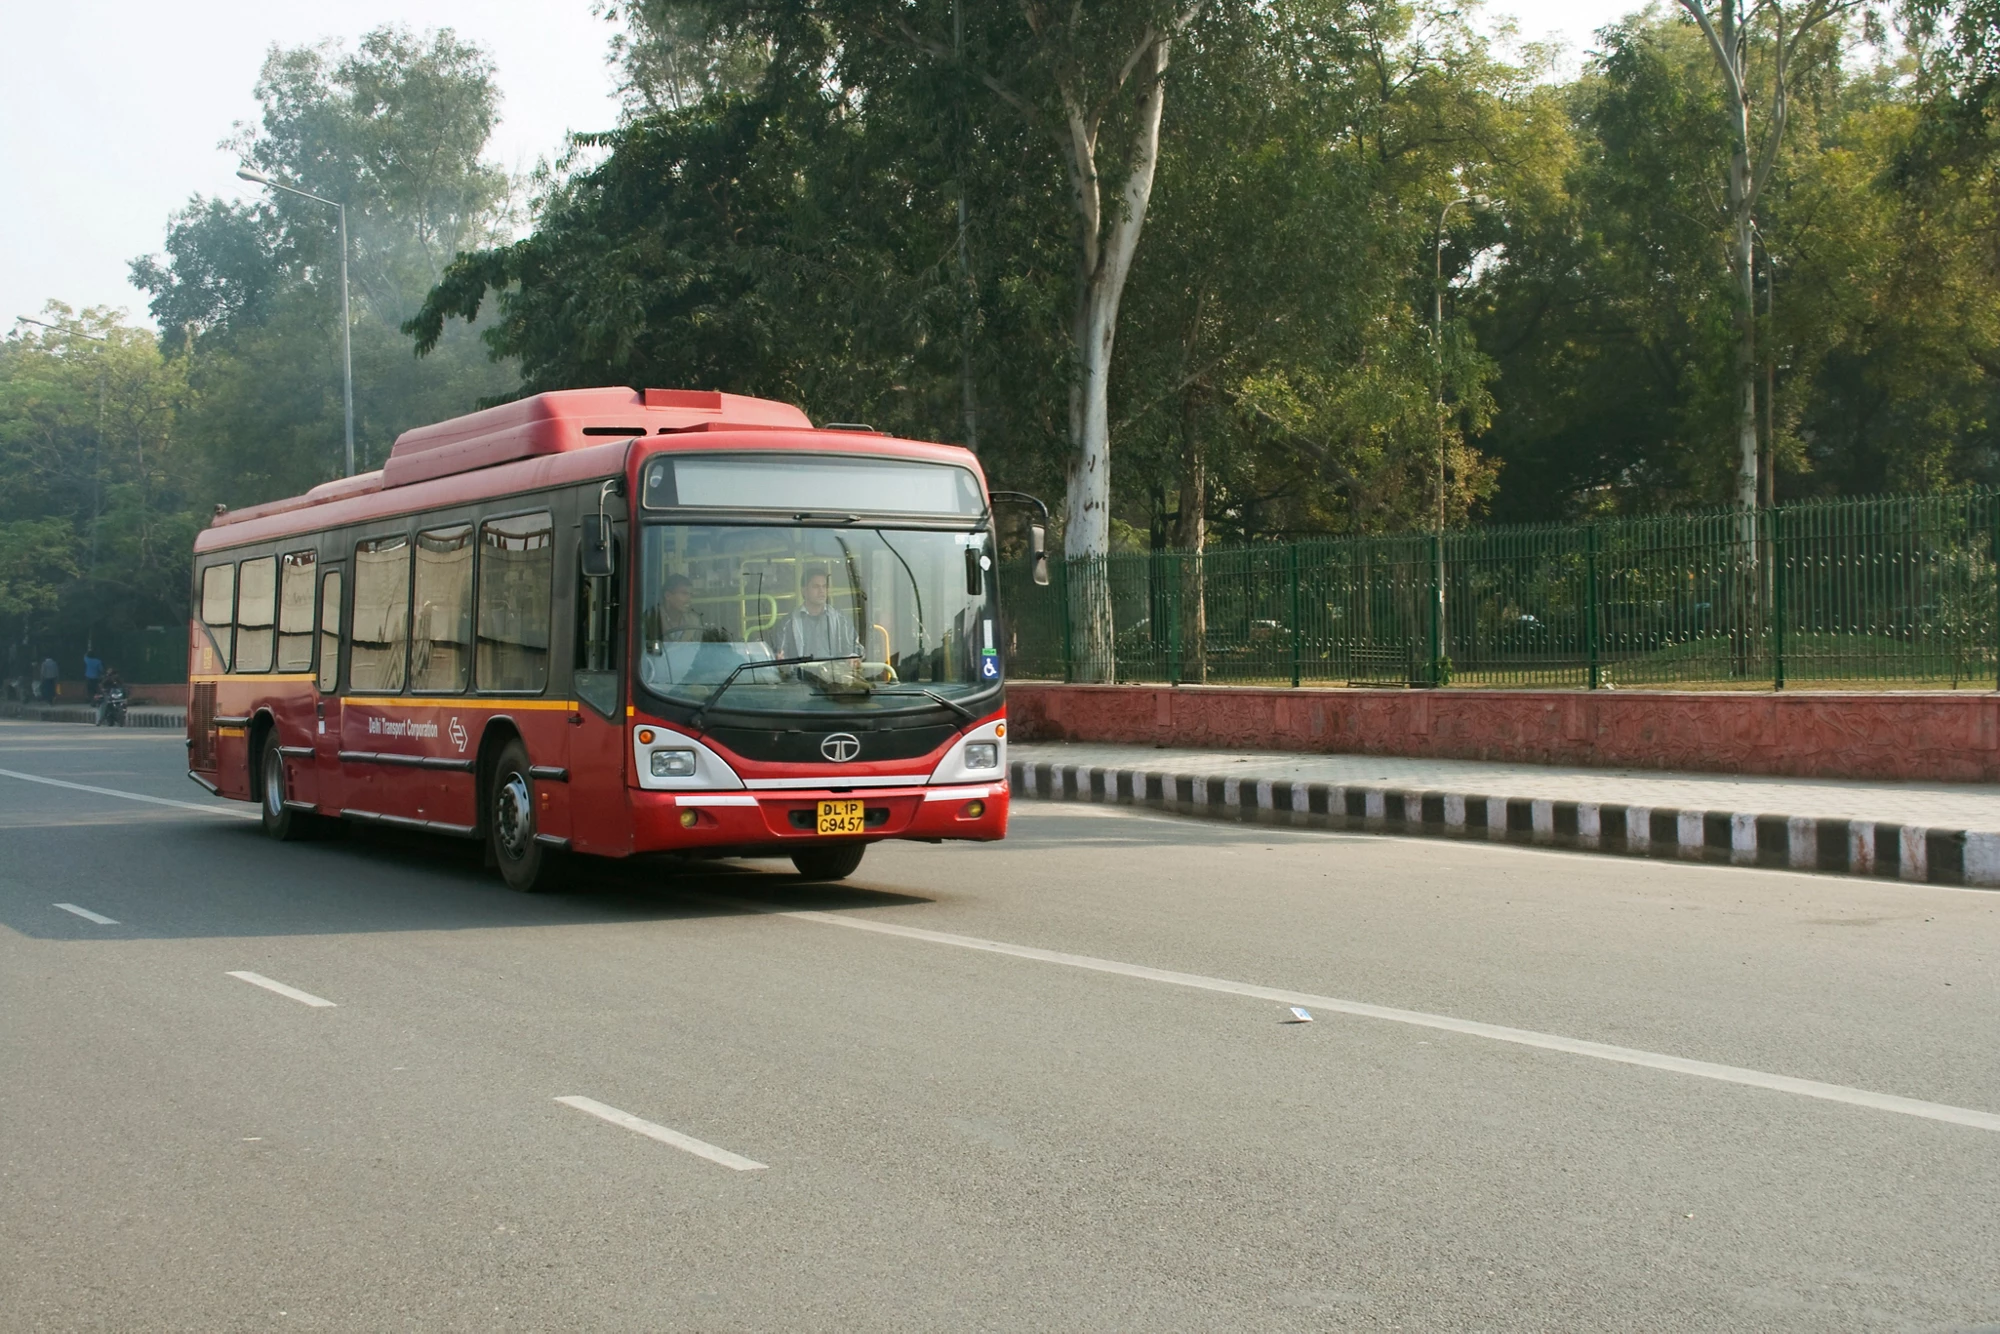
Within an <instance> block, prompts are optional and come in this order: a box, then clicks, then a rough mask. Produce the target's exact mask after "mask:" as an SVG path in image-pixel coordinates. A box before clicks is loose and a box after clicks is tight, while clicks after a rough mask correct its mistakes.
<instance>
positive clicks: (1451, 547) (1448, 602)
mask: <svg viewBox="0 0 2000 1334" xmlns="http://www.w3.org/2000/svg"><path fill="white" fill-rule="evenodd" d="M1996 550H2000V497H1996V495H1995V493H1993V492H1989V491H1968V492H1958V493H1952V494H1948V495H1936V496H1887V497H1874V498H1868V499H1860V500H1840V501H1823V502H1812V503H1807V504H1799V505H1789V506H1782V507H1779V508H1777V509H1771V510H1762V511H1759V512H1758V513H1757V514H1756V515H1755V516H1754V517H1753V518H1746V517H1745V516H1742V515H1738V514H1736V513H1734V512H1721V513H1709V514H1694V515H1672V516H1661V517H1654V518H1642V519H1610V520H1602V521H1597V522H1592V523H1584V524H1571V525H1558V524H1547V525H1534V526H1522V527H1494V528H1475V529H1465V530H1460V531H1455V532H1448V533H1446V534H1444V535H1443V536H1442V537H1441V538H1440V537H1437V536H1435V535H1432V534H1415V535H1404V536H1395V537H1365V538H1337V539H1318V540H1313V541H1305V542H1298V543H1293V544H1289V545H1262V546H1253V547H1244V548H1238V549H1234V550H1226V551H1206V552H1200V553H1196V552H1188V551H1153V552H1133V553H1119V554H1115V555H1112V556H1109V557H1102V558H1093V559H1089V560H1075V561H1068V562H1052V565H1053V568H1052V571H1051V574H1052V578H1051V580H1050V583H1049V586H1048V587H1046V588H1039V587H1036V586H1035V585H1034V584H1033V583H1032V582H1031V581H1030V580H1029V578H1028V571H1027V568H1026V565H1025V563H1024V562H1022V563H1015V562H1010V563H1009V564H1008V565H1007V566H1006V567H1005V568H1003V570H1002V572H1001V579H1002V582H1001V596H1002V602H1003V606H1004V607H1005V609H1006V614H1007V625H1008V627H1009V629H1008V640H1009V645H1010V648H1011V654H1012V660H1011V663H1010V667H1009V672H1010V674H1011V675H1012V676H1015V677H1017V678H1037V677H1039V678H1043V679H1058V680H1105V681H1108V680H1118V681H1164V682H1171V683H1174V684H1181V683H1188V682H1217V683H1226V682H1241V683H1246V684H1249V683H1255V684H1264V685H1282V684H1291V685H1299V684H1303V683H1308V682H1311V683H1318V684H1353V685H1411V686H1446V685H1460V686H1543V687H1587V688H1590V689H1599V688H1611V687H1617V686H1675V687H1683V688H1688V687H1692V688H1702V687H1717V688H1733V689H1755V688H1773V687H1775V688H1778V689H1784V688H1787V687H1795V688H1796V687H1809V688H1818V689H1839V688H1843V687H1855V688H1863V689H1879V688H1883V687H1902V688H1951V689H1958V688H1961V687H1975V688H1982V689H1983V688H1992V687H1994V686H1995V684H1996V680H2000V579H1996V565H1995V552H1996ZM1093 581H1101V586H1102V587H1104V588H1105V589H1106V590H1107V591H1108V595H1109V601H1110V607H1111V619H1112V625H1113V634H1112V640H1111V644H1110V652H1109V654H1108V655H1107V654H1103V653H1099V654H1097V655H1096V656H1095V658H1094V659H1093V657H1092V655H1091V653H1090V652H1089V650H1088V648H1087V647H1086V641H1087V639H1088V636H1086V635H1084V634H1083V633H1082V631H1081V630H1080V629H1079V628H1078V627H1077V625H1076V624H1075V620H1076V618H1075V617H1074V616H1073V614H1072V613H1073V608H1074V605H1075V604H1076V603H1077V602H1078V601H1079V600H1080V599H1081V590H1083V589H1085V588H1087V587H1089V586H1090V584H1091V583H1092V582H1093Z"/></svg>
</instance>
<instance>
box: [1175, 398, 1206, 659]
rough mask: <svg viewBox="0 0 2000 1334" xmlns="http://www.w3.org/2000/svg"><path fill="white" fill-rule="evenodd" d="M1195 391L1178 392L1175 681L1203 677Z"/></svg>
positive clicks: (1201, 509)
mask: <svg viewBox="0 0 2000 1334" xmlns="http://www.w3.org/2000/svg"><path fill="white" fill-rule="evenodd" d="M1196 401H1197V391H1196V389H1195V387H1194V386H1193V385H1190V386H1188V388H1186V389H1185V390H1183V391H1182V393H1181V518H1180V523H1179V524H1178V525H1177V526H1176V528H1175V531H1174V545H1175V546H1176V547H1179V548H1180V550H1181V552H1182V553H1183V554H1182V556H1181V558H1180V575H1179V577H1180V588H1179V589H1178V590H1177V592H1178V594H1179V597H1180V604H1181V680H1183V681H1192V682H1194V683H1196V684H1197V685H1199V684H1201V683H1203V682H1205V681H1207V680H1208V597H1207V593H1206V590H1205V587H1204V583H1203V580H1202V548H1203V547H1204V546H1206V545H1207V543H1208V455H1207V451H1206V450H1205V449H1204V448H1203V446H1202V440H1201V433H1200V432H1199V431H1197V430H1196V429H1195V424H1194V408H1195V404H1196Z"/></svg>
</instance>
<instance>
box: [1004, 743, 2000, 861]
mask: <svg viewBox="0 0 2000 1334" xmlns="http://www.w3.org/2000/svg"><path fill="white" fill-rule="evenodd" d="M1011 777H1012V779H1013V789H1014V795H1015V796H1017V797H1027V798H1038V799H1041V800H1046V801H1094V802H1103V803H1107V804H1113V805H1121V806H1150V807H1152V808H1154V809H1156V810H1163V811H1171V812H1174V813H1176V814H1180V815H1193V816H1199V817H1203V818H1207V819H1213V820H1248V821H1256V822H1262V823H1265V824H1281V825H1297V826H1303V827H1307V828H1316V829H1344V830H1366V831H1371V832H1375V833H1386V834H1405V835H1412V834H1414V835H1417V836H1420V837H1432V838H1479V839H1491V840H1493V841H1495V842H1505V843H1527V844H1534V845H1538V846H1543V847H1556V848H1574V849H1576V850H1578V851H1583V852H1600V853H1608V854H1611V855H1613V856H1625V857H1665V858H1675V859H1679V860H1684V861H1704V862H1726V863H1729V864H1731V865H1735V866H1770V867H1780V868H1787V869H1790V870H1795V871H1830V872H1833V873H1835V874H1839V875H1864V876H1880V877H1884V878H1887V879H1892V880H1915V881H1923V882H1926V883H1930V884H1941V885H1977V886H1984V887H2000V833H1978V832H1973V831H1968V830H1964V829H1931V828H1927V827H1925V826H1923V825H1908V824H1883V823H1879V822H1876V821H1872V820H1841V819H1826V818H1815V817H1813V816H1804V815H1766V814H1758V813H1755V812H1750V811H1685V810H1675V809H1670V808H1668V807H1663V806H1629V805H1615V804H1612V803H1609V802H1591V801H1554V800H1551V799H1548V798H1544V797H1489V796H1485V795H1483V794H1479V793H1466V792H1431V791H1411V790H1406V789H1402V788H1382V787H1342V786H1340V785H1338V784H1333V783H1295V782H1292V781H1290V780H1287V779H1275V780H1274V779H1268V778H1252V777H1248V776H1245V777H1242V778H1217V777H1203V776H1201V775H1198V774H1171V773H1153V772H1148V771H1145V770H1138V769H1104V768H1097V767H1093V766H1088V765H1076V764H1030V763H1028V762H1026V761H1016V762H1015V763H1014V764H1013V765H1012V773H1011Z"/></svg>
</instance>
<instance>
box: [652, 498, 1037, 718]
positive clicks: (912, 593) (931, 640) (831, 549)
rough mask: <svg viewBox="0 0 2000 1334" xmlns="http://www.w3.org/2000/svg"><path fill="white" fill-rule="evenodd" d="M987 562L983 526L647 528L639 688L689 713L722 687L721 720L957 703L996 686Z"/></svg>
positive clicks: (996, 660)
mask: <svg viewBox="0 0 2000 1334" xmlns="http://www.w3.org/2000/svg"><path fill="white" fill-rule="evenodd" d="M989 555H990V537H989V535H988V534H987V533H984V532H974V533H963V532H937V531H931V530H907V529H905V530H899V529H889V528H859V527H840V528H828V527H801V528H784V527H776V526H741V527H738V526H731V525H722V524H652V525H649V526H647V527H646V528H645V529H644V532H643V537H642V544H641V552H640V560H641V571H640V587H641V597H640V604H639V612H638V617H637V621H636V624H637V627H638V631H639V645H638V649H639V664H638V677H639V681H640V683H641V684H642V685H644V686H645V687H646V688H647V689H649V690H651V691H653V692H654V693H655V694H658V695H662V696H665V697H667V698H669V699H672V700H677V701H680V702H682V703H686V704H694V705H702V704H704V703H708V702H710V701H711V697H712V696H714V695H715V694H716V692H717V690H718V689H719V688H722V687H724V686H725V684H726V698H724V699H720V700H717V701H715V703H716V707H720V708H726V709H728V710H730V711H732V712H741V711H745V710H773V711H799V710H806V711H819V710H843V711H845V710H852V709H856V708H862V709H867V710H871V711H873V710H895V709H910V708H934V707H936V706H937V704H938V703H939V702H941V698H942V701H948V702H950V703H952V704H953V706H954V707H956V706H957V705H956V702H957V701H958V700H959V699H960V698H961V697H964V696H969V695H973V694H977V693H979V692H980V691H983V690H986V689H990V688H991V687H993V686H995V685H998V684H999V682H1000V676H1001V670H1000V658H999V653H998V651H997V647H996V645H997V640H996V637H995V627H994V608H993V596H992V593H993V578H992V571H991V568H990V565H991V562H990V560H989V559H988V557H989ZM982 567H984V568H982ZM974 570H977V571H978V577H977V583H978V584H979V591H978V592H971V591H969V586H970V583H971V582H972V579H973V576H972V571H974ZM779 659H811V660H812V661H807V662H795V663H792V664H790V665H776V662H777V660H779ZM766 663H771V664H774V665H770V666H764V665H760V664H766Z"/></svg>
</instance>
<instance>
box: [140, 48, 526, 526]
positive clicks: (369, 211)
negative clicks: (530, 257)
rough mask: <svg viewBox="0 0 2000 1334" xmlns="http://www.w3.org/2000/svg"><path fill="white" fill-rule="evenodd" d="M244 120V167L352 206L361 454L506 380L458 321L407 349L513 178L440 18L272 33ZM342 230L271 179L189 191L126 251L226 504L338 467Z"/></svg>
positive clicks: (486, 105)
mask: <svg viewBox="0 0 2000 1334" xmlns="http://www.w3.org/2000/svg"><path fill="white" fill-rule="evenodd" d="M255 91H256V94H257V98H258V100H259V102H260V104H261V106H262V113H261V116H260V118H259V121H258V124H257V125H256V126H254V127H244V128H240V129H239V132H238V134H237V135H236V137H235V138H234V139H233V140H232V141H231V142H230V146H231V147H232V148H234V149H235V151H236V152H237V153H238V154H239V155H240V157H241V158H242V160H243V161H244V162H245V164H246V165H250V166H254V167H256V168H257V169H259V170H261V171H264V172H266V173H267V174H269V175H270V176H272V177H273V178H275V179H278V180H281V181H285V182H288V183H291V184H295V185H297V186H299V187H300V188H301V189H305V190H308V191H310V192H312V193H314V194H317V195H320V196H322V197H325V198H328V199H335V200H340V201H342V202H344V203H345V204H346V206H347V215H348V228H349V237H350V246H351V262H350V266H349V269H350V280H351V283H352V287H353V297H354V302H353V304H354V311H355V317H354V324H353V327H352V329H351V336H352V340H353V346H354V373H355V416H356V421H355V432H356V443H357V447H358V449H357V452H358V454H359V456H360V460H359V461H360V466H363V467H366V466H368V465H369V464H370V463H379V462H380V461H381V459H382V458H383V457H384V456H385V455H386V454H387V452H388V447H389V444H390V442H391V441H393V440H394V438H395V436H396V435H397V434H399V433H400V432H402V431H404V430H407V429H408V428H410V427H412V426H416V425H421V424H423V423H425V422H428V421H436V420H439V419H441V418H443V417H448V416H452V415H455V414H457V413H460V412H465V411H468V410H470V409H472V408H474V407H476V406H478V405H479V404H480V403H481V402H482V401H485V400H489V399H491V398H494V397H496V396H499V395H504V394H506V393H508V392H509V391H510V390H512V389H513V388H514V385H515V383H516V381H515V376H514V374H513V370H512V368H511V367H509V366H507V365H504V364H494V363H492V362H491V361H490V359H489V358H488V357H486V356H485V355H484V354H485V349H484V347H483V345H481V344H480V343H479V342H478V341H477V339H476V338H475V337H473V336H471V335H470V334H468V333H467V332H466V331H464V330H459V331H455V332H454V335H453V336H452V337H451V338H449V339H447V340H445V342H444V345H443V348H442V351H441V354H440V355H437V356H434V357H431V358H429V359H427V360H425V361H422V362H418V361H415V360H413V359H412V357H411V355H410V347H409V343H408V341H407V340H406V339H405V338H404V336H403V335H402V334H401V333H400V326H401V325H402V324H403V323H404V321H406V320H407V319H408V318H409V317H410V315H411V314H412V313H414V312H415V311H416V309H417V308H418V307H419V306H420V305H421V304H422V299H423V296H424V294H425V293H426V292H428V291H429V290H430V288H431V287H432V286H433V285H434V284H435V283H436V282H437V281H438V280H439V278H440V277H441V276H442V275H443V273H444V271H445V269H446V268H447V267H448V266H449V264H450V263H451V261H452V259H453V258H454V257H455V256H456V255H457V254H458V253H459V252H460V250H462V249H477V248H479V247H482V246H486V245H489V244H491V243H492V242H493V241H494V240H495V239H497V238H498V237H499V236H501V235H502V234H503V229H504V228H505V227H506V226H507V225H508V222H509V219H510V216H511V195H510V190H511V183H510V182H509V181H508V179H507V178H506V176H505V175H504V173H502V172H500V171H499V170H498V169H497V168H495V167H493V166H491V165H489V164H487V163H485V162H483V161H482V159H481V157H480V155H481V153H482V152H483V151H484V149H485V145H486V142H487V139H488V137H489V136H490V134H491V131H492V128H493V125H494V123H495V121H496V119H497V117H498V108H499V96H500V94H499V89H498V88H497V86H496V85H495V84H494V82H493V77H492V64H491V62H490V61H489V60H488V59H487V57H486V56H485V54H484V53H483V52H481V51H480V50H479V49H478V48H477V47H476V46H473V45H471V44H469V43H466V42H463V41H461V40H460V39H459V38H457V37H456V36H455V35H454V34H452V33H451V32H450V31H449V30H444V31H440V32H436V33H432V34H428V35H426V36H424V37H421V38H419V37H416V36H413V35H412V34H410V33H409V32H407V31H405V30H402V29H397V28H384V29H379V30H377V31H374V32H371V33H369V34H367V35H366V36H364V37H363V38H362V39H361V41H360V43H359V45H358V47H357V48H356V49H355V50H354V51H351V52H343V51H341V50H339V49H338V48H336V47H333V46H331V45H328V44H321V45H318V46H311V47H301V48H296V49H292V50H279V49H276V48H273V50H272V51H271V53H270V55H269V56H268V57H267V58H266V60H265V62H264V66H263V70H262V73H261V74H260V76H259V78H258V80H257V83H256V89H255ZM338 246H339V236H338V232H337V230H336V228H335V225H334V218H333V216H332V211H331V210H330V209H328V208H327V207H326V206H324V205H321V204H317V203H314V202H312V201H311V200H306V199H301V198H298V197H297V196H295V195H291V194H287V193H284V192H281V191H270V192H267V193H266V194H265V195H264V196H263V197H261V198H258V199H257V200H255V201H254V202H251V203H244V204H232V203H227V202H224V201H220V200H205V199H199V198H197V199H194V200H192V201H191V202H190V203H189V205H188V206H187V207H186V208H185V209H184V210H182V211H181V212H180V213H179V214H178V215H176V216H175V218H174V219H173V220H172V222H171V224H170V226H169V229H168V235H167V246H166V254H165V256H164V257H157V258H156V257H147V258H143V259H140V260H137V261H135V262H134V264H133V280H134V282H135V283H137V284H138V285H139V286H140V287H141V288H143V289H144V290H147V291H149V292H151V293H152V294H153V300H152V312H153V315H154V317H155V319H157V320H158V321H159V322H160V325H161V327H162V328H163V329H167V330H169V331H177V330H185V331H187V334H186V337H185V338H183V339H181V340H180V341H179V342H178V343H177V342H176V340H174V339H172V338H169V340H168V350H169V351H170V352H181V351H186V352H189V353H191V356H190V360H189V365H188V375H189V378H190V383H191V386H192V389H193V397H192V399H191V402H190V407H189V411H188V414H187V420H186V422H185V423H184V429H185V430H186V431H187V433H188V434H189V435H190V437H191V438H192V439H193V441H194V442H195V445H196V453H197V455H198V456H199V457H200V458H201V460H202V461H203V470H204V473H205V486H204V492H205V495H204V498H205V499H207V498H212V499H213V500H214V501H216V502H221V503H226V504H231V505H240V504H246V503H251V502H255V501H258V500H264V499H269V498H271V497H273V496H278V495H286V494H295V493H297V492H299V491H303V490H306V489H307V488H309V487H311V486H313V485H314V484H316V483H318V482H320V481H324V480H325V479H327V478H328V477H332V476H337V475H338V473H339V471H340V468H341V455H342V445H341V441H342V434H343V428H342V417H343V410H342V405H341V366H340V336H341V330H340V320H339V315H340V291H339V274H340V266H339V260H340V255H339V250H338Z"/></svg>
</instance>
